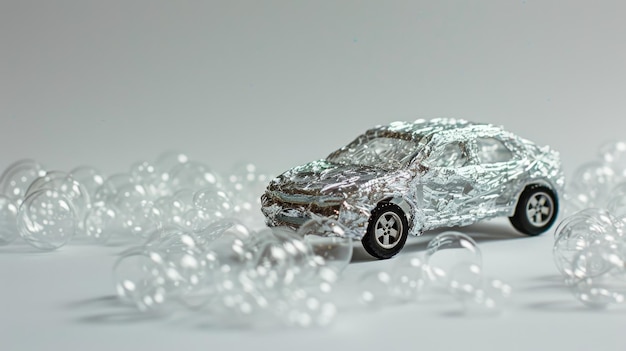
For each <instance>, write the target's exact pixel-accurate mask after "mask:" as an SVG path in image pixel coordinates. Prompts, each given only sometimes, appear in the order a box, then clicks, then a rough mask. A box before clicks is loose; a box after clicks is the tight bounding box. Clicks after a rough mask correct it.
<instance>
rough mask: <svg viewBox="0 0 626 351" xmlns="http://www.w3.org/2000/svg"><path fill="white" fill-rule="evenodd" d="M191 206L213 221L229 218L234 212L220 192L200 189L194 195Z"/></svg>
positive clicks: (223, 194) (229, 202) (230, 204)
mask: <svg viewBox="0 0 626 351" xmlns="http://www.w3.org/2000/svg"><path fill="white" fill-rule="evenodd" d="M193 204H194V205H195V207H197V208H199V209H202V211H203V212H204V213H205V214H206V215H207V216H209V217H210V218H213V219H215V220H217V219H220V218H226V217H230V216H231V215H232V214H233V211H234V206H233V204H232V203H231V201H230V199H229V198H228V195H226V193H225V192H223V191H221V190H215V189H201V190H199V191H197V192H196V193H195V194H194V196H193Z"/></svg>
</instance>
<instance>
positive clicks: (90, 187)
mask: <svg viewBox="0 0 626 351" xmlns="http://www.w3.org/2000/svg"><path fill="white" fill-rule="evenodd" d="M69 174H70V176H72V178H74V180H76V181H77V182H78V183H80V184H81V185H82V186H83V187H84V188H85V190H86V191H87V194H89V197H90V198H91V199H95V196H96V191H97V190H98V188H99V187H101V186H102V184H104V175H103V173H102V172H100V171H99V170H97V169H96V168H94V167H90V166H81V167H76V168H74V169H73V170H72V171H70V173H69ZM92 201H93V200H92Z"/></svg>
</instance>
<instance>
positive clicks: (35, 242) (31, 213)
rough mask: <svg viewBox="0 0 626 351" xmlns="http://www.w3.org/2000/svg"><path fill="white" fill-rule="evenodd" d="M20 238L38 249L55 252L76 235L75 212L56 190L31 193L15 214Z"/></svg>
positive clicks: (70, 204)
mask: <svg viewBox="0 0 626 351" xmlns="http://www.w3.org/2000/svg"><path fill="white" fill-rule="evenodd" d="M17 225H18V230H19V233H20V235H21V236H22V238H23V239H24V240H26V242H27V243H29V244H30V245H32V246H34V247H36V248H38V249H41V250H55V249H58V248H59V247H61V246H63V245H65V244H66V243H67V242H68V241H69V240H70V239H71V238H72V237H73V236H74V234H75V231H76V227H77V218H76V212H75V210H74V208H73V205H72V203H71V202H70V201H69V200H68V199H67V198H66V197H65V196H64V195H63V194H62V193H60V192H59V191H56V190H50V189H42V190H39V191H35V192H33V193H32V194H30V195H29V196H28V197H27V198H26V199H25V200H24V202H23V203H22V205H21V206H20V209H19V212H18V214H17Z"/></svg>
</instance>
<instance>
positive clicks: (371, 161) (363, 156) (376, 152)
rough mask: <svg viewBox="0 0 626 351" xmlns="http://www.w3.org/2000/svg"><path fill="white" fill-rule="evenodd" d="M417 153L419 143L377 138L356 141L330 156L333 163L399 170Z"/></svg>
mask: <svg viewBox="0 0 626 351" xmlns="http://www.w3.org/2000/svg"><path fill="white" fill-rule="evenodd" d="M416 151H417V143H415V142H414V141H411V140H403V139H398V138H389V137H377V138H373V139H369V140H366V141H362V140H360V139H357V140H355V141H354V142H352V143H351V144H350V145H348V146H346V147H343V148H341V149H339V150H337V151H335V152H333V153H332V154H331V155H330V156H328V158H327V160H328V161H329V162H332V163H339V164H344V165H356V166H367V167H377V168H383V169H388V170H392V169H397V168H399V167H400V166H402V165H404V164H405V163H406V162H408V161H409V160H410V159H411V157H412V156H413V155H414V154H415V152H416Z"/></svg>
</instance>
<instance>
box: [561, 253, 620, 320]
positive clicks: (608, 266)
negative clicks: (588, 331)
mask: <svg viewBox="0 0 626 351" xmlns="http://www.w3.org/2000/svg"><path fill="white" fill-rule="evenodd" d="M624 253H626V251H625V250H624V244H623V243H615V245H613V246H612V247H606V246H604V247H603V246H598V245H595V246H590V247H587V248H585V249H583V250H580V251H579V252H578V253H577V254H576V256H575V258H574V262H573V265H572V266H573V269H572V274H571V276H570V277H569V278H568V279H567V281H566V282H567V283H568V285H569V286H570V289H571V290H572V293H573V294H574V296H576V298H578V299H579V300H580V301H581V302H582V303H584V304H585V305H587V306H590V307H594V308H604V307H606V306H608V305H610V304H615V303H622V302H624V299H625V296H626V271H624Z"/></svg>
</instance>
